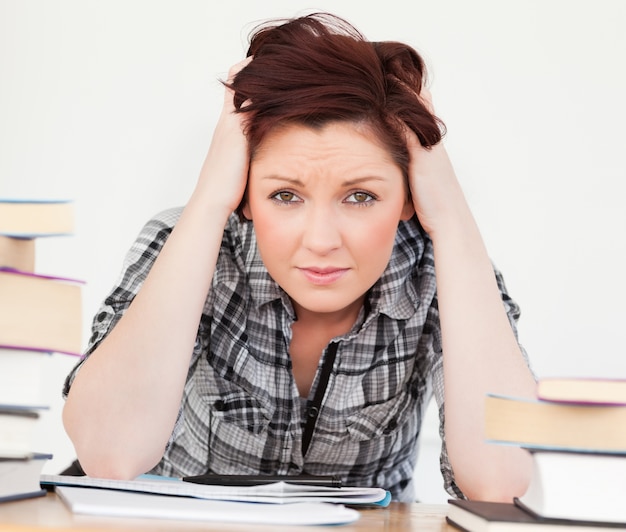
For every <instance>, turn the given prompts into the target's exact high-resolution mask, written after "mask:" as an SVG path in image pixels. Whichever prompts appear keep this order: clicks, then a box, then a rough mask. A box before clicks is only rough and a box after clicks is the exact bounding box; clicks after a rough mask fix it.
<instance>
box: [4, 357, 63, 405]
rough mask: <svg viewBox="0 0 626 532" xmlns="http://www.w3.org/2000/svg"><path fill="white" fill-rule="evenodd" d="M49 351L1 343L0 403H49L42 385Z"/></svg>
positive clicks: (48, 359) (48, 360)
mask: <svg viewBox="0 0 626 532" xmlns="http://www.w3.org/2000/svg"><path fill="white" fill-rule="evenodd" d="M50 355H51V354H50V353H47V352H44V351H31V350H28V349H18V348H10V347H0V405H13V406H15V405H20V406H22V407H26V408H41V407H44V406H47V404H48V402H47V400H46V398H44V396H43V389H44V374H45V373H46V370H47V368H48V364H49V363H50V359H51V358H52V357H51V356H50Z"/></svg>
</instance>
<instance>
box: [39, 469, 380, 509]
mask: <svg viewBox="0 0 626 532" xmlns="http://www.w3.org/2000/svg"><path fill="white" fill-rule="evenodd" d="M41 483H42V484H44V485H45V484H48V485H54V486H82V487H91V488H105V489H108V490H123V491H135V492H142V493H152V494H156V495H177V496H181V497H195V498H200V499H211V500H222V501H243V502H262V503H274V504H285V503H294V502H312V501H314V502H332V503H341V504H350V505H377V506H387V505H388V504H389V501H390V495H389V493H388V492H387V491H386V490H384V489H382V488H352V487H343V488H330V487H329V488H324V487H317V486H304V485H297V484H287V483H285V482H276V483H275V484H264V485H260V486H214V485H206V484H194V483H191V482H183V481H182V480H180V479H176V478H171V477H155V476H154V475H145V476H141V477H138V478H137V479H135V480H110V479H101V478H92V477H74V476H66V475H42V476H41Z"/></svg>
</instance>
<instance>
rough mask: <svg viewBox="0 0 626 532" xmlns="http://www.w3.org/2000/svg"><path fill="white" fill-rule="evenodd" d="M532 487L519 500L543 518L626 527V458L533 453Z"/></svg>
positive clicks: (547, 452) (595, 454)
mask: <svg viewBox="0 0 626 532" xmlns="http://www.w3.org/2000/svg"><path fill="white" fill-rule="evenodd" d="M532 457H533V473H532V478H531V481H530V485H529V487H528V489H527V490H526V493H524V495H523V496H521V497H519V498H518V501H517V502H518V503H520V504H521V505H522V506H523V507H524V508H525V509H527V510H529V511H531V512H533V513H534V514H536V515H540V516H542V517H550V518H558V519H576V520H579V521H606V522H616V523H626V504H625V501H626V454H597V453H576V452H559V451H537V450H534V451H532Z"/></svg>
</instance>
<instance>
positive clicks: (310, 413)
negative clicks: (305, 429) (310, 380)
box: [307, 406, 320, 419]
mask: <svg viewBox="0 0 626 532" xmlns="http://www.w3.org/2000/svg"><path fill="white" fill-rule="evenodd" d="M319 413H320V411H319V408H317V407H316V406H312V407H311V408H309V411H308V412H307V416H308V417H309V419H315V418H316V417H317V415H318V414H319Z"/></svg>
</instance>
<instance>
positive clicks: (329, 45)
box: [64, 14, 534, 501]
mask: <svg viewBox="0 0 626 532" xmlns="http://www.w3.org/2000/svg"><path fill="white" fill-rule="evenodd" d="M248 56H249V57H248V58H247V59H246V60H245V61H243V62H242V63H240V64H238V65H236V66H235V67H233V68H232V69H231V72H230V74H229V80H228V81H227V82H226V83H225V85H226V90H225V97H224V105H223V111H222V114H221V117H220V119H219V121H218V124H217V127H216V129H215V132H214V137H213V140H212V142H211V146H210V148H209V152H208V155H207V157H206V161H205V163H204V165H203V168H202V170H201V173H200V177H199V179H198V182H197V186H196V188H195V190H194V191H193V193H192V195H191V197H190V198H189V201H188V203H187V204H186V205H185V207H184V208H178V209H172V210H168V211H166V212H163V213H160V214H159V215H157V216H156V217H155V218H154V219H152V220H150V221H149V222H148V223H147V225H146V226H145V227H144V229H143V230H142V232H141V234H140V235H139V237H138V238H137V241H136V242H135V244H134V246H133V247H132V249H131V250H130V252H129V253H128V256H127V258H126V262H125V266H124V270H123V272H122V275H121V278H120V279H119V283H118V285H117V286H116V288H115V289H114V290H113V291H112V292H111V293H110V295H109V296H108V297H107V298H106V300H105V301H104V303H103V306H102V308H101V309H100V311H99V312H98V314H97V315H96V317H95V319H94V322H93V336H92V338H91V340H90V343H89V346H88V349H87V353H86V357H85V358H84V360H83V361H82V362H81V363H80V364H79V366H78V367H77V368H76V369H75V370H74V371H73V372H72V374H71V375H70V376H69V377H68V381H67V384H66V390H65V393H66V394H67V401H66V404H65V409H64V423H65V426H66V429H67V432H68V434H69V436H70V437H71V439H72V441H73V443H74V445H75V448H76V451H77V454H78V458H79V460H80V463H81V464H82V466H83V468H84V470H85V471H86V472H87V474H89V475H92V476H99V477H118V478H130V477H134V476H136V475H138V474H140V473H144V472H146V471H152V472H154V473H160V474H164V475H175V476H182V475H193V474H201V473H204V472H207V471H210V472H216V473H223V474H226V473H257V474H259V473H260V474H299V473H303V472H305V473H309V474H336V475H340V476H341V477H342V478H343V480H344V482H345V483H346V484H355V485H369V486H379V487H383V488H386V489H388V490H390V492H391V493H392V495H393V497H394V498H395V499H396V500H399V501H410V500H413V498H414V492H413V484H412V475H413V470H414V466H415V459H416V444H417V438H418V435H419V432H420V424H421V420H422V416H423V413H424V410H425V407H426V405H427V403H428V401H429V400H430V397H431V394H433V393H434V396H435V398H436V400H437V402H438V405H439V413H440V421H441V434H442V436H443V442H444V445H443V448H442V454H441V468H442V472H443V476H444V479H445V485H446V489H447V490H448V491H449V492H450V493H451V494H452V495H455V496H467V497H470V498H481V499H491V500H510V499H511V497H512V496H514V495H519V494H521V493H523V491H524V489H525V486H526V484H527V482H528V478H529V473H530V464H529V458H528V457H527V456H526V455H525V453H524V451H522V450H519V449H516V448H506V447H503V446H494V445H489V444H486V443H485V441H484V437H483V401H484V396H485V394H486V393H488V392H500V393H508V394H514V395H518V396H532V395H533V393H534V379H533V376H532V373H531V372H530V370H529V368H528V365H527V361H526V357H525V354H524V353H523V350H522V349H521V348H520V346H519V345H518V342H517V338H516V329H515V322H516V319H517V317H518V314H519V309H518V307H517V305H516V304H515V303H514V302H513V301H512V300H511V299H510V297H509V296H508V294H507V293H506V290H505V287H504V283H503V280H502V277H501V276H500V274H499V273H498V272H497V271H495V270H494V268H493V266H492V264H491V262H490V260H489V257H488V255H487V252H486V251H485V248H484V245H483V242H482V239H481V236H480V233H479V231H478V228H477V226H476V223H475V221H474V219H473V217H472V215H471V213H470V210H469V208H468V205H467V203H466V201H465V199H464V197H463V193H462V191H461V188H460V186H459V183H458V181H457V179H456V177H455V174H454V170H453V168H452V166H451V164H450V161H449V159H448V156H447V154H446V151H445V148H444V147H443V145H442V144H441V142H440V140H441V136H442V130H443V125H442V124H441V122H440V121H439V120H438V119H437V118H436V117H435V115H434V114H433V111H432V108H431V103H430V98H429V95H428V93H427V92H426V90H425V89H424V87H423V85H424V78H425V72H424V65H423V61H422V59H421V58H420V57H419V55H418V54H417V53H416V52H415V51H414V50H413V49H412V48H410V47H409V46H406V45H404V44H400V43H392V42H383V43H373V42H369V41H367V40H366V39H365V38H364V37H362V36H361V35H360V34H359V33H358V32H357V30H356V29H354V28H353V27H351V26H350V25H349V24H347V23H346V22H345V21H343V20H341V19H338V18H336V17H333V16H331V15H327V14H316V15H310V16H305V17H300V18H296V19H292V20H289V21H281V22H274V23H269V24H267V25H264V26H262V27H260V28H258V29H257V30H256V31H255V32H254V34H253V35H252V38H251V44H250V48H249V52H248Z"/></svg>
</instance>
